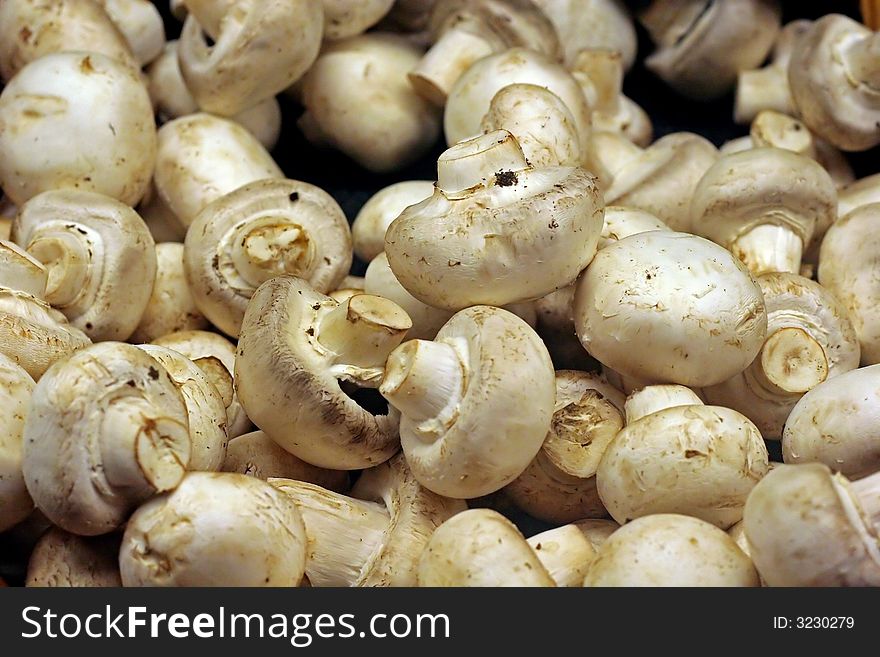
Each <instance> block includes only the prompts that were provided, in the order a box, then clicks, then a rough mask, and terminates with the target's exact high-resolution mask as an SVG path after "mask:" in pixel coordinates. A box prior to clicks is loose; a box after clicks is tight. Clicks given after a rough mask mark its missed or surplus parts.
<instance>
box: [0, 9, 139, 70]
mask: <svg viewBox="0 0 880 657" xmlns="http://www.w3.org/2000/svg"><path fill="white" fill-rule="evenodd" d="M145 4H146V3H145ZM69 51H88V52H94V53H100V54H102V55H106V56H107V57H110V58H111V59H115V60H117V61H119V62H121V63H122V64H125V65H126V66H129V67H130V68H131V69H132V70H136V69H137V68H139V67H138V65H137V62H136V61H135V58H134V56H133V55H132V53H131V50H130V49H129V47H128V44H127V43H126V41H125V38H124V37H123V36H122V34H120V32H119V30H118V29H117V28H116V26H115V25H114V23H113V21H112V20H111V18H110V16H108V15H107V12H106V11H105V9H104V8H102V7H101V3H99V2H94V1H93V0H48V1H47V0H4V2H0V77H2V79H3V81H5V82H8V81H9V80H11V79H12V77H13V76H14V75H15V74H16V73H18V72H19V71H20V70H21V69H22V68H24V67H25V66H26V65H27V64H29V63H30V62H32V61H34V60H36V59H39V58H40V57H43V56H44V55H49V54H51V53H58V52H69Z"/></svg>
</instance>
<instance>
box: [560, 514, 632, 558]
mask: <svg viewBox="0 0 880 657" xmlns="http://www.w3.org/2000/svg"><path fill="white" fill-rule="evenodd" d="M572 524H574V526H575V527H577V528H578V529H580V530H581V534H583V535H584V537H585V538H586V539H587V540H588V541H589V542H590V545H592V546H593V549H594V550H595V551H597V552H598V551H599V548H601V547H602V546H603V545H604V544H605V541H607V540H608V538H609V537H610V536H611V535H612V534H613V533H614V532H616V531H617V530H618V529H620V525H618V524H617V523H616V522H614V521H613V520H608V519H605V518H591V519H587V520H578V521H577V522H575V523H572Z"/></svg>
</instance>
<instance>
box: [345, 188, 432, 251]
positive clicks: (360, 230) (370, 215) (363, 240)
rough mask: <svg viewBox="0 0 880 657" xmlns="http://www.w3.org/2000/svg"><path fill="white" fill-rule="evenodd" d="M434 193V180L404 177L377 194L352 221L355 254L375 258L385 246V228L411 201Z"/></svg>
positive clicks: (418, 200)
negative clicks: (407, 178) (404, 178)
mask: <svg viewBox="0 0 880 657" xmlns="http://www.w3.org/2000/svg"><path fill="white" fill-rule="evenodd" d="M433 193H434V182H433V181H431V180H404V181H403V182H399V183H394V184H393V185H389V186H388V187H383V188H382V189H380V190H379V191H378V192H376V193H375V194H373V195H372V196H371V197H370V198H369V200H368V201H367V202H366V203H365V204H364V206H363V207H362V208H361V209H360V211H359V212H358V213H357V216H356V217H355V218H354V221H353V222H352V224H351V238H352V243H353V245H354V254H355V255H356V256H357V257H358V258H360V259H361V260H363V261H364V262H371V261H372V260H373V259H374V258H375V257H376V256H378V255H379V254H380V253H382V252H383V251H384V250H385V231H387V230H388V226H390V225H391V222H392V221H394V220H395V219H397V217H398V216H400V213H401V212H403V211H404V210H405V209H406V208H408V207H409V206H410V205H415V204H416V203H419V202H421V201H424V200H425V199H426V198H428V197H429V196H431V195H432V194H433Z"/></svg>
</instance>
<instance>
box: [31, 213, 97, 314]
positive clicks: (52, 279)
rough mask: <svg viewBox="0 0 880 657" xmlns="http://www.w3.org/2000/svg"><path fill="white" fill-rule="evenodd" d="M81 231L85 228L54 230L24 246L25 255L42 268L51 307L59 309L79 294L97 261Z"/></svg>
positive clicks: (47, 297)
mask: <svg viewBox="0 0 880 657" xmlns="http://www.w3.org/2000/svg"><path fill="white" fill-rule="evenodd" d="M83 230H86V231H87V230H88V229H83V228H78V230H76V231H72V230H64V231H54V232H52V233H48V234H47V235H46V236H45V237H38V238H37V239H35V240H34V241H33V242H31V243H30V244H28V245H27V249H28V252H29V253H30V254H31V255H33V256H34V257H35V258H36V259H37V260H39V261H40V262H42V263H43V264H44V265H45V267H46V270H47V272H48V281H47V283H46V301H48V302H49V303H50V304H51V305H53V306H55V307H62V308H63V307H64V306H67V305H69V304H70V303H72V302H73V301H74V300H75V299H76V298H77V297H78V296H79V295H80V294H82V292H83V290H84V289H85V288H86V287H87V284H88V279H89V270H90V269H91V261H94V260H95V259H96V258H100V256H99V255H98V254H96V253H94V249H95V248H96V247H95V246H92V245H90V244H89V240H88V237H87V234H84V233H82V232H81V231H83Z"/></svg>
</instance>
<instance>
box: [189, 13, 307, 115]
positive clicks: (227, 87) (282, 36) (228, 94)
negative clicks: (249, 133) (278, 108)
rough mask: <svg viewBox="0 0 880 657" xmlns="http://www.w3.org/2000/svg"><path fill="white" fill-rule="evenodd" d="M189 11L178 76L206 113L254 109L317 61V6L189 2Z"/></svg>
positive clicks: (233, 113)
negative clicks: (184, 81) (209, 41)
mask: <svg viewBox="0 0 880 657" xmlns="http://www.w3.org/2000/svg"><path fill="white" fill-rule="evenodd" d="M187 8H188V9H189V15H188V16H187V18H186V21H185V22H184V25H183V31H182V32H181V35H180V43H179V46H178V59H179V61H180V70H181V73H183V78H184V80H186V86H187V87H188V88H189V90H190V92H191V93H192V95H193V97H194V98H195V99H196V102H198V104H199V107H201V108H202V109H203V110H205V111H206V112H212V113H214V114H219V115H221V116H233V115H235V114H238V113H239V112H241V111H242V110H246V109H248V108H249V107H253V106H255V105H257V104H258V103H261V102H262V101H264V100H266V99H268V98H271V97H272V96H274V95H276V94H278V93H280V92H281V91H283V90H284V89H286V88H287V87H289V86H290V85H291V84H293V83H294V82H296V81H297V80H298V79H299V78H300V77H302V75H303V73H305V72H306V71H307V70H308V69H309V67H310V66H311V65H312V63H313V62H314V61H315V58H316V57H317V56H318V50H319V49H320V46H321V36H322V33H323V25H324V12H323V7H322V5H321V3H320V2H316V1H315V0H266V1H264V2H254V1H252V0H248V1H247V2H236V3H212V2H188V3H187ZM206 32H207V34H209V35H210V36H211V38H212V39H213V43H211V44H210V45H209V44H208V41H207V39H206V34H205V33H206Z"/></svg>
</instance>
